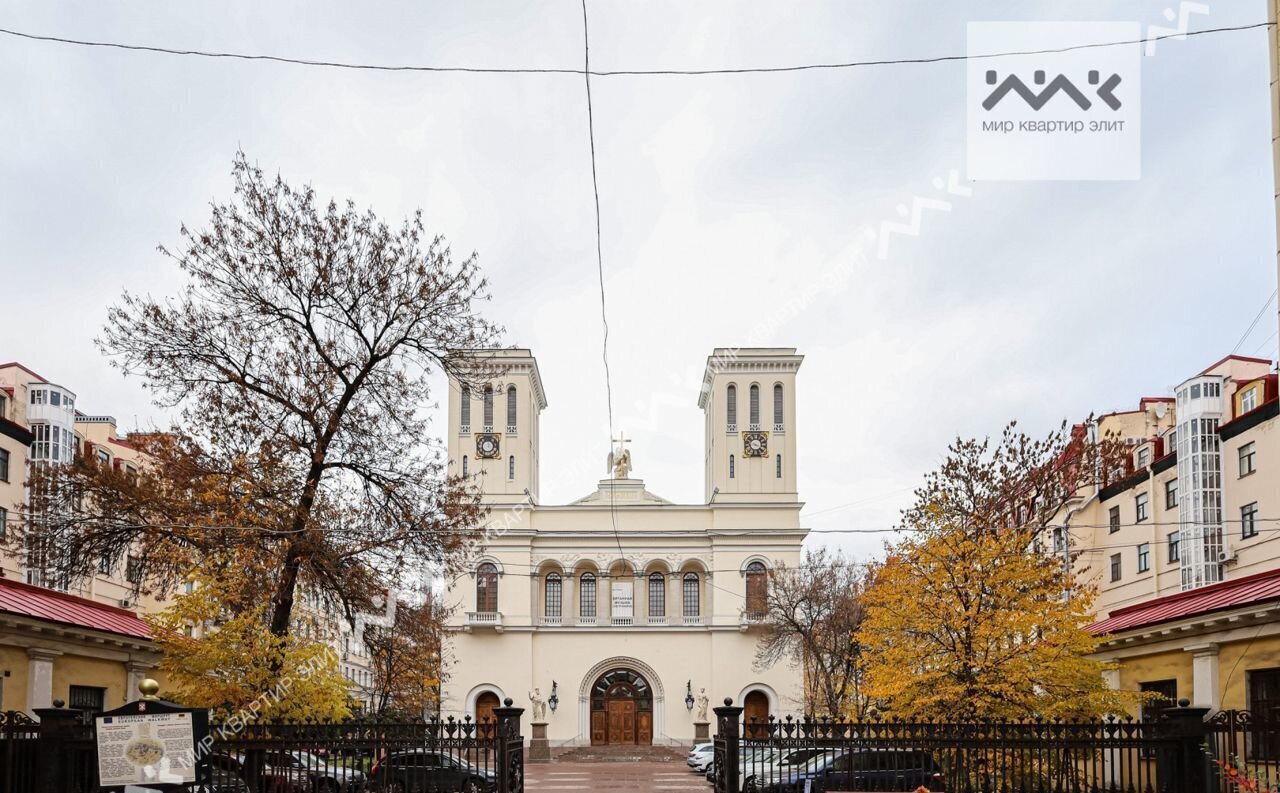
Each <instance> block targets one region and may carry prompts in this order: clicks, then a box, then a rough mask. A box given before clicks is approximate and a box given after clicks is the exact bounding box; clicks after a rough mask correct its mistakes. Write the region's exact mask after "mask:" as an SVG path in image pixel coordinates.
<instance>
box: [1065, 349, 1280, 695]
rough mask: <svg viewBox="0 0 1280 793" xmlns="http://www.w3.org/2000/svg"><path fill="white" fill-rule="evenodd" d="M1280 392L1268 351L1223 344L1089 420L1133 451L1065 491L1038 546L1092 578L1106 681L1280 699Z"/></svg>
mask: <svg viewBox="0 0 1280 793" xmlns="http://www.w3.org/2000/svg"><path fill="white" fill-rule="evenodd" d="M1278 397H1280V394H1278V392H1277V378H1276V374H1275V373H1274V372H1273V371H1272V363H1271V361H1268V360H1265V359H1259V358H1248V357H1243V356H1237V355H1230V356H1227V357H1226V358H1223V359H1222V360H1220V361H1218V362H1216V363H1214V364H1213V365H1211V366H1209V367H1207V368H1206V369H1204V370H1202V371H1201V372H1199V373H1197V374H1195V375H1193V376H1192V377H1189V378H1187V379H1186V380H1185V381H1183V382H1182V383H1181V384H1179V385H1178V386H1177V387H1176V388H1175V389H1174V393H1173V394H1172V395H1171V396H1158V397H1145V398H1142V399H1140V400H1139V403H1138V408H1137V409H1136V410H1132V411H1121V412H1116V413H1110V414H1107V415H1104V416H1101V417H1099V419H1098V420H1097V423H1096V427H1095V428H1093V431H1095V432H1096V433H1097V435H1098V436H1099V437H1107V436H1113V437H1118V438H1120V439H1123V440H1124V441H1125V442H1126V443H1127V444H1128V447H1129V449H1130V454H1129V457H1128V460H1127V461H1126V462H1125V464H1124V465H1123V466H1122V467H1121V468H1119V469H1117V470H1114V471H1111V472H1107V473H1108V475H1107V476H1106V477H1105V480H1104V481H1105V485H1104V486H1102V487H1098V488H1092V489H1090V490H1088V491H1085V492H1081V493H1079V494H1077V496H1076V497H1075V498H1074V499H1073V500H1072V501H1071V502H1070V503H1068V504H1067V505H1066V507H1065V508H1064V509H1063V510H1062V511H1061V513H1060V514H1059V515H1058V516H1057V517H1055V519H1054V520H1053V521H1051V523H1052V524H1053V525H1054V526H1055V528H1054V529H1053V530H1054V532H1055V535H1054V537H1053V538H1052V541H1051V542H1050V543H1046V546H1047V547H1049V548H1051V551H1050V552H1053V553H1059V554H1063V555H1064V559H1068V558H1069V559H1071V560H1072V564H1073V570H1074V572H1075V574H1076V576H1077V577H1078V578H1079V579H1080V580H1082V581H1083V582H1085V583H1087V584H1089V585H1092V586H1094V587H1096V589H1097V592H1098V597H1097V601H1096V604H1095V606H1096V613H1097V617H1098V619H1097V622H1095V624H1094V625H1093V626H1092V630H1093V631H1094V632H1095V633H1096V634H1098V635H1100V636H1104V637H1105V638H1104V642H1103V645H1102V647H1101V650H1100V652H1099V654H1098V657H1099V658H1100V659H1103V660H1106V661H1112V662H1115V663H1116V667H1115V668H1114V669H1113V670H1111V671H1110V672H1108V677H1109V682H1110V683H1111V684H1112V685H1113V686H1116V687H1119V688H1124V689H1129V690H1147V691H1153V692H1158V693H1160V694H1162V695H1163V696H1164V698H1165V701H1167V702H1171V701H1176V700H1177V699H1180V698H1188V699H1190V700H1192V702H1193V703H1195V704H1199V705H1204V706H1207V707H1212V708H1215V709H1216V708H1221V707H1234V708H1260V707H1262V708H1269V707H1275V706H1277V705H1280V619H1277V617H1278V616H1280V420H1278V419H1277V416H1278V415H1280V398H1278ZM1064 529H1065V531H1064ZM1064 540H1065V541H1066V543H1067V545H1065V546H1064V544H1063V543H1064Z"/></svg>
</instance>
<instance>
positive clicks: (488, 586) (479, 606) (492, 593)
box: [476, 562, 498, 611]
mask: <svg viewBox="0 0 1280 793" xmlns="http://www.w3.org/2000/svg"><path fill="white" fill-rule="evenodd" d="M497 610H498V568H497V566H496V565H494V564H493V563H492V562H485V563H484V564H482V565H480V566H479V567H477V568H476V611H497Z"/></svg>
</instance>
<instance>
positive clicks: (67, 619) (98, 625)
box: [0, 578, 151, 639]
mask: <svg viewBox="0 0 1280 793" xmlns="http://www.w3.org/2000/svg"><path fill="white" fill-rule="evenodd" d="M0 613H5V614H18V615H21V616H23V617H31V618H33V619H38V620H45V621H47V622H56V623H59V624H62V625H74V626H76V627H78V628H87V629H89V630H95V631H102V632H104V633H115V634H119V635H121V636H131V637H133V638H135V639H150V638H151V628H150V627H148V626H147V624H146V623H145V622H143V621H142V620H140V619H138V617H137V615H135V614H134V613H133V612H131V611H126V610H125V609H120V608H116V607H115V606H107V605H104V604H102V603H95V602H94V601H92V600H87V599H85V598H82V597H76V596H75V595H68V594H67V593H65V592H57V591H55V590H52V589H44V588H43V587H38V586H31V585H30V584H24V583H21V582H19V581H14V580H12V579H8V578H0Z"/></svg>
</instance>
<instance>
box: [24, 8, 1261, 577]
mask: <svg viewBox="0 0 1280 793" xmlns="http://www.w3.org/2000/svg"><path fill="white" fill-rule="evenodd" d="M1171 5H1176V3H1173V2H1170V1H1169V0H1157V1H1156V2H1140V1H1139V0H1131V1H1130V2H1080V1H1073V2H1065V1H1064V2H1032V1H1031V0H1018V1H1017V2H985V1H984V2H976V1H973V2H965V3H961V2H948V3H942V2H904V0H877V1H876V2H830V3H779V2H776V0H772V1H770V2H750V3H748V2H732V3H730V2H717V3H700V2H667V3H659V2H645V3H639V2H628V3H623V2H602V1H601V0H591V2H590V12H591V23H592V30H591V39H592V40H591V53H592V65H593V67H595V68H598V69H625V68H643V69H652V68H711V67H720V66H768V65H787V64H795V63H811V62H821V61H846V60H873V59H887V58H901V57H925V56H933V55H948V54H959V53H963V52H964V49H965V43H966V24H967V23H968V22H970V21H974V20H1086V21H1093V20H1121V21H1134V22H1138V23H1140V24H1141V25H1142V28H1143V30H1146V28H1147V26H1148V25H1149V24H1153V23H1154V24H1162V23H1164V19H1163V17H1162V13H1163V11H1164V9H1165V8H1166V7H1167V6H1171ZM1210 6H1211V13H1210V14H1209V15H1208V16H1193V17H1192V28H1193V29H1196V28H1207V27H1222V26H1228V25H1240V24H1249V23H1254V22H1258V21H1262V20H1264V19H1265V3H1264V0H1231V1H1230V2H1226V1H1225V0H1214V1H1213V2H1210ZM581 13H582V12H581V6H580V4H579V3H578V2H577V0H555V2H539V3H523V4H517V3H513V2H466V3H453V4H440V3H425V2H403V3H389V2H382V3H372V2H370V3H350V2H326V3H317V2H310V1H308V2H305V3H304V2H288V3H284V2H273V3H260V2H227V1H226V0H223V1H222V2H218V3H172V2H160V1H156V2H128V3H109V4H104V3H101V2H96V1H93V2H88V1H86V2H78V3H65V2H51V1H50V0H39V1H38V2H37V1H32V2H19V1H15V0H4V1H3V2H0V27H7V28H13V29H18V30H22V31H27V32H33V33H41V34H52V35H61V36H66V37H72V38H89V39H103V40H114V41H121V42H128V43H138V44H151V45H162V46H168V47H175V48H192V49H210V50H232V51H238V52H253V53H270V54H275V55H286V56H293V57H303V58H312V59H326V60H345V61H364V62H373V63H386V64H398V63H416V64H427V65H432V64H435V65H477V66H531V67H533V66H541V67H552V66H557V67H579V66H580V65H581V62H582V17H581ZM0 75H2V76H0V141H3V154H0V275H2V276H3V278H2V279H0V316H2V317H3V318H4V323H3V331H0V360H10V359H17V360H20V361H22V362H23V363H25V364H27V365H28V366H30V367H32V368H33V369H35V370H36V371H38V372H40V373H42V374H43V375H45V376H46V377H48V378H50V379H52V380H54V381H57V382H59V383H62V384H64V385H66V386H67V387H68V388H71V389H72V390H74V391H75V392H77V393H78V394H79V397H80V401H79V404H78V407H80V408H81V409H82V410H84V411H86V412H90V413H109V414H114V415H115V416H117V417H118V418H119V420H120V423H121V428H122V429H131V428H133V427H134V426H141V427H147V426H151V425H152V424H164V423H165V417H164V416H163V415H162V414H160V413H159V412H157V411H156V410H155V409H154V408H153V407H152V406H150V404H149V403H148V400H147V398H146V395H145V394H144V393H143V392H142V390H141V389H140V388H139V386H138V384H137V383H136V382H135V381H132V380H124V379H122V378H121V377H120V376H119V374H117V373H116V372H115V371H114V370H112V369H110V368H109V367H108V365H107V364H106V362H105V361H104V360H103V359H102V358H101V357H100V356H99V354H98V352H97V350H96V349H95V347H94V346H93V343H92V339H93V338H94V337H95V336H96V335H97V334H98V332H99V330H100V328H101V327H102V325H103V322H104V320H105V317H106V312H107V308H108V306H109V305H110V304H111V303H112V302H113V301H114V300H116V299H117V297H118V295H119V293H120V292H121V290H122V289H126V288H127V289H130V290H137V291H151V292H152V293H154V294H157V295H159V294H164V293H166V292H169V291H172V290H174V289H175V288H176V285H177V283H178V282H177V280H176V277H175V272H174V270H173V268H172V265H170V264H169V263H168V262H167V261H166V260H165V259H163V258H162V257H161V256H160V255H159V254H157V253H156V250H155V247H156V245H157V244H159V243H168V244H172V243H174V242H175V241H176V240H177V239H178V237H177V230H178V226H179V224H180V223H182V222H186V223H188V224H190V225H194V226H198V225H201V224H203V223H204V222H205V220H206V219H207V217H208V204H209V202H210V201H211V200H215V199H217V200H222V199H225V198H226V197H227V196H228V195H229V194H230V190H231V180H230V165H231V158H232V155H233V154H234V152H235V150H236V148H237V147H240V148H242V149H243V150H244V151H245V152H246V153H247V154H248V155H249V157H250V158H251V159H253V160H256V161H257V162H258V163H259V164H260V165H262V166H263V167H264V168H266V169H268V170H271V171H275V170H278V171H280V172H281V173H283V174H284V175H285V176H286V177H287V178H289V179H290V180H293V181H296V182H310V183H312V184H313V185H314V186H315V187H316V188H317V190H318V191H319V192H320V193H321V194H323V195H326V196H328V195H332V196H338V197H348V196H349V197H351V198H353V199H355V200H356V201H357V202H358V203H359V204H361V205H362V206H372V207H373V208H374V209H375V210H376V211H377V212H378V213H380V214H381V215H382V216H383V217H385V218H388V219H398V218H400V217H401V216H403V215H405V214H407V213H410V212H412V211H413V210H415V209H417V208H419V207H421V208H422V209H423V210H424V211H425V216H426V220H427V224H428V226H429V228H430V230H431V231H433V232H435V233H439V234H442V235H444V236H446V237H447V238H448V239H449V240H450V241H451V244H452V246H453V249H454V251H456V252H459V253H466V252H470V251H473V250H474V251H476V252H478V253H479V256H480V261H481V263H482V266H483V268H484V270H485V272H486V273H487V275H488V276H489V277H490V278H491V280H492V283H493V292H494V298H495V299H494V301H493V303H492V304H491V306H490V311H491V313H492V316H493V317H494V318H495V319H497V320H498V321H500V322H501V323H502V324H504V325H505V326H506V327H507V329H508V335H507V341H508V342H510V343H514V344H519V345H522V346H528V347H530V348H532V349H533V351H534V353H535V355H536V356H537V357H538V361H539V365H540V367H541V370H542V374H543V379H544V383H545V386H546V390H547V397H548V400H549V403H550V404H549V406H548V408H547V410H546V412H545V413H544V414H543V417H542V422H543V423H542V438H543V449H542V465H543V469H542V481H543V492H542V500H543V502H545V503H557V502H565V501H569V500H572V499H574V498H577V497H579V496H581V495H584V494H586V493H587V492H589V491H591V490H592V489H593V488H594V483H595V480H596V479H598V478H599V477H601V476H603V475H604V470H603V469H604V463H603V461H604V457H605V455H606V453H607V451H608V445H607V439H606V435H605V432H606V430H605V429H604V427H605V389H604V379H603V371H602V367H601V364H600V343H601V327H600V319H599V299H600V297H599V292H598V285H597V273H596V260H595V227H594V214H593V213H594V210H593V207H592V191H591V171H590V160H589V158H588V142H587V129H586V103H585V95H584V90H583V81H582V78H581V77H580V76H576V75H462V74H405V73H372V72H350V71H337V70H332V69H321V68H307V67H301V66H288V65H278V64H270V63H260V62H259V63H249V62H243V61H229V60H207V59H200V58H190V57H173V56H166V55H156V54H143V53H126V52H120V51H111V50H103V49H86V48H78V47H72V46H67V45H61V44H52V43H37V42H31V41H25V40H18V39H13V38H9V37H4V36H0ZM1267 80H1268V63H1267V51H1266V34H1265V32H1264V31H1263V30H1251V31H1245V32H1235V33H1223V34H1217V35H1211V36H1200V37H1196V38H1192V39H1188V40H1186V41H1164V42H1161V43H1160V44H1159V45H1158V51H1157V53H1156V55H1155V56H1154V57H1151V58H1145V59H1144V60H1143V64H1142V97H1141V102H1142V133H1143V140H1142V158H1143V159H1142V178H1141V180H1139V181H1134V182H1030V183H981V184H972V185H971V186H972V187H973V195H972V196H971V197H968V198H959V197H957V198H955V205H954V207H953V209H952V211H951V212H949V213H933V214H929V215H926V217H925V219H924V224H923V228H922V231H921V234H920V236H919V237H910V238H908V237H899V238H896V239H895V241H894V243H893V246H892V249H891V252H890V256H889V257H888V258H887V259H886V260H883V261H881V260H879V259H877V258H876V257H875V256H874V255H871V256H869V257H864V258H863V259H857V258H856V256H855V254H856V252H857V250H858V245H859V240H860V234H861V232H862V230H863V229H865V228H867V227H876V226H878V225H879V223H880V222H881V221H882V220H896V219H897V215H896V207H897V206H898V205H899V204H909V203H910V201H911V199H912V197H913V196H914V195H924V194H931V193H932V194H936V191H935V190H934V188H933V187H932V180H933V179H934V178H935V177H938V176H944V177H945V176H946V175H947V174H948V173H949V172H950V171H952V170H956V171H958V172H959V173H960V174H961V175H962V177H963V173H964V167H965V165H964V162H965V161H964V156H965V141H964V119H965V96H964V94H965V72H964V64H963V63H950V64H939V65H912V66H892V67H876V68H866V69H857V70H843V71H838V72H802V73H789V74H774V75H736V76H714V77H608V78H605V77H601V78H596V79H595V80H594V82H593V98H594V105H595V125H596V148H597V152H598V155H599V159H598V169H599V179H600V201H601V207H600V208H601V218H602V227H603V252H604V267H605V273H606V284H605V287H606V290H607V295H608V305H609V322H610V327H611V331H612V333H611V336H610V361H611V364H612V371H613V391H614V412H615V416H616V421H615V424H616V426H617V427H618V428H620V429H624V430H625V431H626V432H627V433H628V435H629V436H630V437H632V438H634V443H633V444H632V447H633V457H634V462H635V473H636V475H637V476H640V477H643V478H644V479H645V480H646V481H647V484H648V487H649V489H650V490H652V491H654V492H656V493H658V494H659V495H661V496H664V497H666V498H668V499H671V500H674V501H679V502H699V501H701V500H702V498H703V485H702V482H703V478H702V459H703V450H702V421H703V418H702V415H701V413H700V411H699V410H698V408H697V406H696V399H697V393H698V387H699V381H700V376H701V371H702V367H703V365H704V361H705V358H706V356H707V354H708V353H709V352H710V351H711V349H712V348H713V347H715V346H719V345H746V344H758V345H770V346H788V347H797V348H798V349H799V351H800V352H801V353H803V354H804V355H805V363H804V366H803V368H802V369H801V372H800V377H799V384H798V390H799V393H798V396H797V406H798V410H799V418H798V425H799V426H798V433H799V435H798V440H799V454H800V457H799V461H798V462H799V471H800V491H801V497H802V498H803V500H804V501H805V502H806V503H807V507H806V509H805V514H806V515H810V514H811V515H812V517H811V518H807V519H806V525H808V526H810V527H812V528H819V529H840V528H854V529H876V528H884V527H888V526H891V525H892V524H893V523H894V521H895V519H896V517H897V512H898V510H899V509H901V508H902V507H903V506H905V505H906V503H907V501H908V500H909V498H910V489H911V488H912V487H913V486H914V485H915V484H917V483H918V482H919V480H920V477H921V476H922V475H923V474H924V473H925V472H926V471H927V470H929V469H931V468H932V467H934V466H935V465H936V464H937V463H938V461H939V459H940V456H941V454H942V453H943V451H944V449H945V446H946V444H947V442H948V441H949V440H950V439H952V438H954V437H955V436H956V435H957V434H960V435H965V436H981V435H985V434H988V433H997V432H998V431H999V430H1000V429H1001V427H1002V426H1003V424H1004V423H1005V422H1006V421H1007V420H1009V419H1013V418H1016V419H1018V420H1019V421H1020V422H1021V424H1022V425H1023V426H1024V427H1025V428H1027V429H1028V430H1033V431H1037V432H1041V431H1046V430H1047V429H1049V428H1050V427H1051V426H1054V425H1056V423H1057V422H1059V421H1061V420H1062V419H1064V418H1071V419H1077V418H1079V417H1081V416H1083V415H1084V414H1087V413H1088V412H1090V411H1098V412H1101V411H1105V410H1112V409H1126V408H1130V407H1133V406H1136V404H1137V400H1138V398H1139V397H1140V396H1142V395H1146V394H1164V393H1167V392H1168V389H1169V387H1170V386H1171V385H1173V384H1175V383H1177V382H1179V381H1181V380H1183V379H1185V378H1186V377H1188V376H1190V375H1191V374H1193V373H1195V372H1197V371H1199V370H1200V369H1201V368H1203V367H1204V366H1206V365H1208V364H1210V363H1212V362H1213V361H1215V360H1217V359H1218V358H1220V357H1221V356H1223V355H1225V354H1227V353H1228V352H1230V351H1231V350H1232V348H1233V347H1235V345H1236V343H1237V341H1238V340H1239V339H1240V336H1241V334H1242V333H1244V331H1245V329H1246V328H1247V327H1248V325H1249V323H1250V321H1251V320H1252V319H1253V317H1254V315H1255V314H1256V313H1257V311H1258V310H1259V309H1260V308H1261V307H1262V304H1263V301H1264V300H1265V299H1266V297H1267V295H1269V294H1271V291H1272V289H1274V288H1275V279H1276V270H1275V259H1274V255H1275V254H1274V251H1275V247H1276V244H1275V236H1274V214H1273V212H1274V209H1273V204H1272V193H1273V186H1272V180H1271V151H1270V127H1269V106H1268V94H1267ZM872 253H873V254H874V251H873V252H872ZM832 274H836V275H837V276H838V278H837V279H836V281H835V283H836V287H835V288H830V284H831V280H830V276H831V275H832ZM818 284H826V285H827V286H826V287H824V288H818V287H817V286H815V285H818ZM801 296H805V299H806V302H805V303H804V305H803V309H802V310H798V311H797V310H794V309H782V310H779V308H778V304H779V303H785V302H786V301H788V300H791V299H792V298H797V299H798V298H800V297H801ZM792 305H793V306H794V305H798V304H792ZM1275 329H1276V328H1275V322H1274V315H1273V314H1272V315H1268V316H1267V317H1266V318H1264V320H1263V321H1262V322H1260V323H1259V325H1258V327H1257V328H1256V329H1255V330H1254V331H1253V333H1252V334H1250V336H1249V337H1248V338H1247V339H1246V340H1245V343H1244V344H1243V345H1241V347H1240V352H1241V353H1243V354H1259V355H1263V356H1267V357H1274V355H1275V353H1274V350H1275V346H1276V345H1275V335H1274V334H1275ZM437 429H438V430H439V431H441V432H442V431H443V426H442V423H441V424H437ZM845 505H850V506H845ZM882 540H883V538H882V537H880V536H876V535H865V534H864V535H850V536H844V537H841V536H837V535H822V538H821V539H820V540H818V539H817V538H816V537H815V541H820V542H831V543H835V544H838V545H841V546H842V547H846V548H848V549H850V550H851V551H853V552H854V553H856V554H858V555H859V556H865V555H870V554H875V553H877V552H878V550H879V548H880V544H881V542H882Z"/></svg>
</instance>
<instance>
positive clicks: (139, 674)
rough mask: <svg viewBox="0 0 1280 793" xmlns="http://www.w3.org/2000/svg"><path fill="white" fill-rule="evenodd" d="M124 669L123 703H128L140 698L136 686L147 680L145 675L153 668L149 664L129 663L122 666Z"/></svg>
mask: <svg viewBox="0 0 1280 793" xmlns="http://www.w3.org/2000/svg"><path fill="white" fill-rule="evenodd" d="M124 668H125V684H124V701H125V702H126V703H128V702H133V701H134V700H136V699H138V698H139V697H140V696H142V695H141V694H139V693H138V684H139V683H141V682H142V681H143V680H145V679H147V676H148V675H147V673H148V672H150V671H151V669H152V668H153V667H152V665H151V664H149V663H146V662H144V661H129V662H128V663H126V664H125V665H124ZM107 707H108V708H109V707H111V706H110V705H108V706H107Z"/></svg>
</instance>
